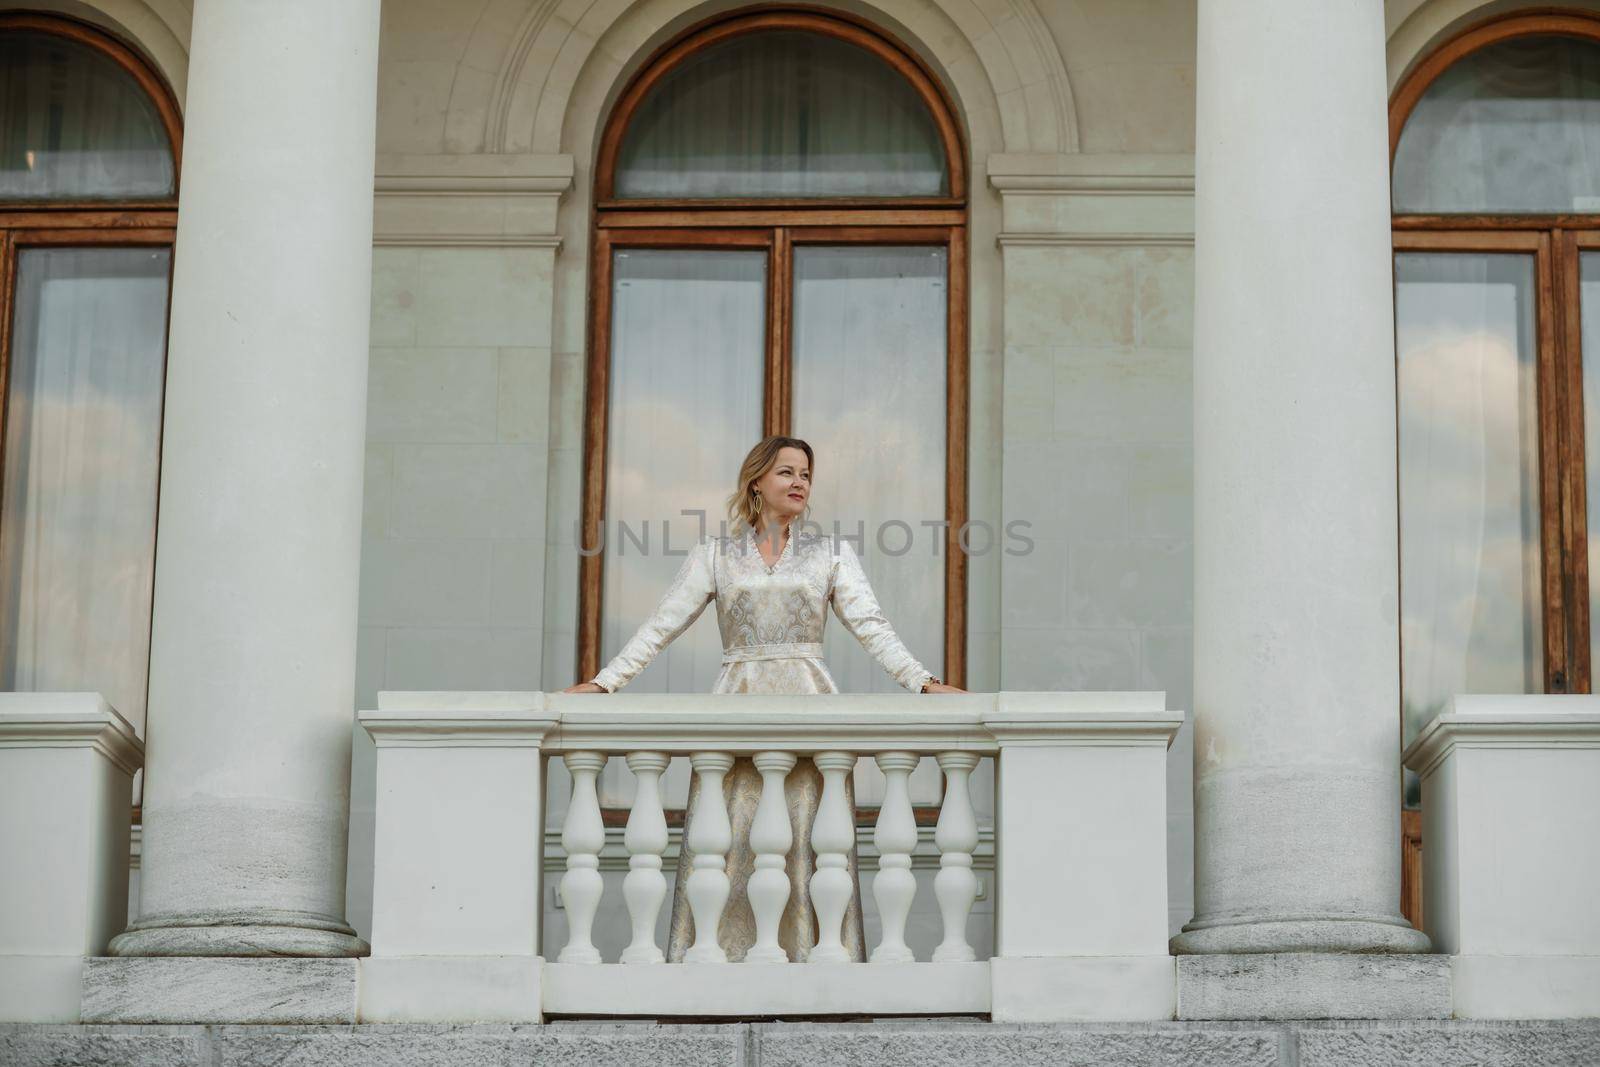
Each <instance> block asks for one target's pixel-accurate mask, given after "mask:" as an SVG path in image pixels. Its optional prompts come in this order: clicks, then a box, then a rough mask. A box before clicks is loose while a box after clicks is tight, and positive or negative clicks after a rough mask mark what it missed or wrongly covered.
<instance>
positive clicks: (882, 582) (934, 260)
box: [794, 246, 948, 693]
mask: <svg viewBox="0 0 1600 1067" xmlns="http://www.w3.org/2000/svg"><path fill="white" fill-rule="evenodd" d="M947 258H948V257H947V255H946V253H945V250H944V249H943V248H942V247H940V248H928V247H886V248H880V247H866V246H847V247H806V246H802V247H799V248H796V249H795V253H794V305H795V309H794V430H795V433H796V435H797V436H799V437H802V438H804V439H805V440H806V441H808V442H810V444H811V447H812V448H814V449H815V450H816V453H817V469H816V473H815V483H816V487H815V489H814V490H813V492H812V497H811V521H812V522H814V523H816V524H818V525H819V526H820V527H821V528H822V531H823V532H824V533H828V534H831V533H832V532H833V524H834V522H835V521H836V520H837V521H838V523H839V528H840V530H841V531H842V532H843V533H844V534H849V535H854V534H855V533H856V532H857V530H858V529H864V530H865V539H864V542H863V541H862V540H856V541H853V542H852V543H853V544H854V546H855V547H856V548H857V549H859V550H860V555H861V562H862V566H863V567H864V568H865V570H866V572H867V577H868V578H869V579H870V580H871V582H872V587H873V591H874V592H875V593H876V594H877V596H878V603H879V604H880V605H881V606H882V607H883V612H884V615H885V616H886V617H887V618H888V620H889V622H890V624H891V625H893V626H894V628H895V630H896V632H897V633H899V635H900V638H901V639H902V640H903V641H905V643H906V647H907V648H909V649H910V650H911V652H912V654H913V655H915V656H916V657H917V658H918V659H919V660H921V661H922V664H923V666H925V667H927V668H928V670H930V671H932V672H934V673H935V674H938V675H942V674H943V673H944V613H945V597H944V566H945V546H944V530H943V528H942V527H928V526H922V525H921V523H923V522H929V523H942V522H944V519H945V323H946V313H945V300H946V275H947ZM896 521H898V522H899V523H903V524H904V526H899V525H885V524H892V523H895V522H896ZM880 531H881V534H882V544H881V545H880V544H879V534H880ZM908 542H909V545H910V550H909V551H905V552H904V554H903V555H890V554H889V553H898V552H901V551H902V550H904V549H905V548H906V546H907V543H908ZM936 551H937V555H935V552H936ZM824 633H825V641H824V647H825V652H826V658H827V663H828V670H829V672H830V673H831V674H832V675H833V678H834V681H836V682H837V683H838V685H839V689H840V690H841V691H843V692H846V693H871V692H901V691H902V690H901V689H900V686H899V685H898V684H897V683H896V682H895V680H894V679H893V678H891V677H889V675H888V674H887V673H886V672H885V671H884V670H883V668H882V667H881V666H879V665H878V663H877V661H876V660H874V659H872V657H871V656H869V655H867V653H866V652H865V650H864V649H862V647H861V645H860V643H859V642H858V641H856V639H855V638H854V637H852V636H850V634H849V633H848V632H847V631H846V630H845V629H844V627H843V626H841V625H839V620H838V619H837V618H835V619H833V620H831V621H830V622H829V624H828V626H827V628H826V630H825V631H824Z"/></svg>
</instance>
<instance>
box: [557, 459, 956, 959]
mask: <svg viewBox="0 0 1600 1067" xmlns="http://www.w3.org/2000/svg"><path fill="white" fill-rule="evenodd" d="M814 463H815V457H814V456H813V454H812V451H811V446H810V445H808V444H807V443H806V442H804V441H802V440H800V439H799V438H796V437H768V438H766V439H764V440H763V441H761V442H760V443H759V444H757V445H756V446H755V447H754V448H752V449H751V450H750V454H749V455H747V456H746V457H745V459H744V463H743V464H741V465H740V468H739V487H738V488H737V489H736V490H735V491H734V493H733V495H732V496H730V497H729V498H728V513H729V516H730V517H731V518H733V519H734V520H735V532H734V533H733V534H732V535H730V536H727V537H705V538H702V539H701V541H700V543H699V544H698V545H696V546H695V547H694V548H692V549H690V550H689V554H688V556H687V557H686V558H685V559H684V561H683V565H682V566H681V567H679V569H678V574H677V576H676V577H675V578H673V580H672V584H671V585H670V586H669V587H668V588H667V592H666V594H665V595H664V596H663V597H662V598H661V602H660V603H659V604H657V605H656V609H655V611H654V612H652V613H651V615H650V617H649V618H648V619H646V620H645V621H644V622H643V624H641V625H640V627H639V629H638V630H637V631H636V632H635V633H634V635H633V637H631V638H630V639H629V640H628V643H627V644H626V645H624V646H623V647H622V651H620V652H618V653H617V654H616V656H614V657H613V658H612V660H611V662H610V663H608V664H606V666H605V667H604V669H602V670H601V671H600V673H598V674H596V675H595V676H594V678H593V679H592V680H590V681H587V682H583V683H581V684H579V685H575V686H572V687H570V688H568V689H567V690H565V691H566V692H568V693H614V692H616V691H617V690H618V689H620V688H622V687H623V686H624V685H627V684H628V682H629V681H631V680H632V679H633V677H634V676H635V675H637V674H638V673H639V672H640V671H642V670H644V668H645V667H646V666H648V665H649V663H650V661H651V660H653V659H654V658H655V657H656V655H657V654H659V653H660V651H661V650H662V649H663V648H665V647H666V646H667V645H668V644H669V643H670V642H671V641H672V640H673V639H674V638H676V637H677V636H678V635H679V634H681V633H683V632H684V631H685V630H687V629H688V628H689V625H690V624H691V623H693V622H694V621H695V619H697V618H699V616H700V613H701V612H702V611H703V610H704V609H705V606H706V605H707V604H709V603H711V601H712V600H715V601H716V604H717V626H718V628H719V629H720V630H721V632H722V648H723V656H722V670H721V673H719V674H718V675H717V680H716V682H715V683H714V684H713V685H712V687H711V691H712V692H713V693H837V692H838V691H839V687H838V686H837V685H835V684H834V681H833V676H832V675H831V674H830V673H829V672H828V667H827V664H825V663H824V662H823V659H822V630H823V624H824V623H825V622H826V620H827V612H828V606H829V605H830V604H831V605H832V607H833V612H834V614H835V615H837V616H838V617H839V621H840V622H841V623H843V624H844V627H845V629H847V630H849V631H850V633H851V634H853V635H854V636H855V638H856V640H858V641H860V642H861V644H862V646H863V647H864V648H865V649H866V650H867V651H868V652H869V653H870V654H871V655H872V656H873V657H874V658H875V659H876V660H877V661H878V662H879V663H880V664H882V666H883V669H884V670H886V671H888V672H889V674H890V675H892V676H893V677H894V679H895V681H897V682H899V683H900V684H901V685H902V686H904V687H905V688H906V689H908V690H910V691H911V692H914V693H918V692H920V693H961V692H965V690H962V689H957V688H956V687H955V686H952V685H945V684H944V683H943V681H941V680H940V679H939V678H936V677H934V675H933V673H932V672H931V671H929V670H928V669H927V668H926V667H924V666H923V665H922V664H921V663H920V662H918V660H917V658H916V657H915V656H913V655H912V654H911V652H910V650H909V649H907V648H906V646H905V644H904V643H902V642H901V640H900V638H899V637H898V636H897V635H896V634H895V632H894V629H893V628H892V627H891V626H890V625H889V622H888V620H887V619H885V618H884V616H883V611H882V609H880V608H879V607H878V600H877V597H875V596H874V595H873V592H872V587H871V585H869V584H868V582H867V576H866V573H865V572H864V571H863V570H862V568H861V560H860V558H859V557H858V555H857V554H856V551H855V549H854V548H853V547H852V546H851V543H850V542H849V541H847V540H844V539H842V538H839V539H835V538H834V537H832V536H830V535H825V534H820V533H815V532H809V531H806V530H803V529H801V528H800V526H798V525H795V520H796V519H799V518H802V517H803V516H804V514H805V512H806V511H807V501H808V500H809V499H810V497H811V479H812V476H813V466H814ZM791 527H793V528H792V529H791ZM784 785H785V790H784V791H785V796H786V798H787V800H788V806H789V817H790V821H791V824H792V828H793V830H794V845H793V847H792V848H791V849H790V850H789V857H788V875H789V901H788V903H787V905H785V907H784V912H783V918H782V921H781V922H780V924H779V928H778V943H779V944H780V945H781V946H782V947H783V949H784V951H785V952H786V953H787V954H788V956H789V958H790V960H792V961H795V962H799V961H802V960H804V959H805V958H806V954H807V953H808V952H809V951H810V949H811V947H812V946H813V945H815V944H816V942H817V920H816V915H815V913H814V912H813V911H812V908H811V891H810V884H811V875H812V873H813V872H814V871H815V865H816V860H815V856H814V854H813V852H812V851H811V824H812V821H813V819H814V818H815V816H816V812H817V803H818V801H819V800H820V798H821V794H822V775H821V773H820V772H819V771H818V770H817V769H816V767H815V765H813V763H812V762H811V760H809V759H804V758H802V759H801V760H800V761H799V762H798V763H797V764H796V765H795V768H794V770H793V771H791V772H790V773H789V777H788V779H787V780H786V782H785V784H784ZM723 787H724V793H725V796H726V798H727V801H728V818H729V820H730V821H731V822H732V824H733V848H732V849H731V850H730V851H729V853H728V868H727V870H728V880H729V882H730V883H731V884H732V892H731V893H730V894H729V897H728V903H727V906H726V907H725V909H724V910H723V914H722V924H721V928H720V930H719V932H718V941H719V943H720V944H721V945H722V947H723V949H724V950H725V951H726V952H727V953H728V959H729V960H733V961H738V960H743V959H744V957H745V953H746V951H747V950H748V949H749V948H750V946H751V945H752V944H754V943H755V933H756V928H755V914H754V912H752V911H751V909H750V901H749V898H748V896H747V887H748V883H749V880H750V875H751V873H752V872H753V871H754V870H755V853H754V852H753V851H752V850H751V848H750V824H751V822H752V821H753V820H754V818H755V812H756V805H757V803H758V802H759V801H760V799H761V774H760V772H759V771H757V770H756V767H755V764H754V763H753V762H752V761H751V759H750V758H749V757H748V756H745V757H741V758H739V759H738V760H736V761H735V763H734V766H733V770H732V771H730V772H729V773H728V776H727V778H726V779H725V781H724V784H723ZM699 788H700V781H699V778H698V777H696V778H695V779H694V780H693V782H692V783H691V785H690V787H689V810H688V814H687V816H686V821H685V824H684V833H683V838H684V841H685V842H687V840H688V837H689V825H690V824H691V822H692V820H693V818H694V809H695V803H696V801H697V799H698V797H699ZM847 802H848V803H849V804H850V806H851V808H852V810H853V809H854V806H855V798H854V795H853V790H852V791H850V792H849V794H848V795H847ZM692 866H693V854H692V853H691V852H690V850H689V848H688V847H687V845H685V846H684V847H683V849H682V850H681V851H680V853H679V856H678V879H677V888H676V890H675V891H674V893H673V897H672V925H671V929H670V934H669V936H668V941H667V959H668V960H669V961H671V962H681V961H682V959H683V955H684V952H685V951H686V950H687V949H688V947H689V946H690V945H691V944H692V943H693V942H694V919H693V917H692V916H691V915H690V913H689V900H688V896H687V894H686V893H684V892H683V889H684V887H685V886H686V885H687V884H688V880H689V871H690V869H691V868H692ZM849 872H850V877H851V881H852V882H853V883H854V890H853V892H852V893H851V897H850V905H849V908H848V910H847V911H846V912H845V925H844V931H843V940H844V945H845V948H846V950H847V951H848V952H849V953H850V958H851V959H853V960H857V961H860V960H864V959H865V958H866V952H865V947H864V944H863V942H864V940H865V939H864V937H863V934H862V925H861V885H860V879H859V878H858V876H857V874H856V857H855V852H854V850H853V849H852V850H851V854H850V861H849Z"/></svg>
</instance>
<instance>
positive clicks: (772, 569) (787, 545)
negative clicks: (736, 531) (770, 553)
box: [750, 529, 795, 574]
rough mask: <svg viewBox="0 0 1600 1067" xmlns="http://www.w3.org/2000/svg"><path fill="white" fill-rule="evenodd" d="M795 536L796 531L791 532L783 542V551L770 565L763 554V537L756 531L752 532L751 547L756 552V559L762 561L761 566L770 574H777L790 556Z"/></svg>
mask: <svg viewBox="0 0 1600 1067" xmlns="http://www.w3.org/2000/svg"><path fill="white" fill-rule="evenodd" d="M794 536H795V535H794V530H792V529H791V530H789V531H788V536H787V537H785V538H784V541H783V549H782V550H781V551H780V552H779V553H778V558H777V559H775V560H773V561H772V562H771V563H768V562H767V557H766V556H763V555H762V554H761V541H762V540H763V538H762V536H761V535H759V534H757V533H756V532H755V531H754V530H751V531H750V545H751V547H752V548H754V549H755V550H756V558H757V559H759V560H760V561H761V566H762V567H763V568H765V569H766V572H767V573H768V574H776V573H777V571H778V568H779V567H780V566H782V565H783V561H784V559H785V558H787V557H788V555H789V549H791V548H793V547H794Z"/></svg>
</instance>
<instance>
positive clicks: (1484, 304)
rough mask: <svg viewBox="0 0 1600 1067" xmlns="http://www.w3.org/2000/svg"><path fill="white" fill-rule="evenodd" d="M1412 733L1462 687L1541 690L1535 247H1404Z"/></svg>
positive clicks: (1404, 493) (1402, 351) (1404, 625)
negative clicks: (1493, 250) (1465, 250)
mask: <svg viewBox="0 0 1600 1067" xmlns="http://www.w3.org/2000/svg"><path fill="white" fill-rule="evenodd" d="M1395 279H1396V287H1395V322H1396V350H1397V354H1398V359H1399V420H1400V421H1399V438H1400V442H1399V443H1400V600H1401V671H1402V678H1403V699H1404V708H1405V718H1404V739H1405V742H1406V743H1409V742H1410V741H1411V739H1412V738H1414V737H1415V736H1416V733H1417V731H1418V730H1419V729H1420V728H1421V727H1422V726H1424V725H1425V724H1426V723H1427V721H1428V720H1429V719H1430V718H1432V717H1433V716H1434V715H1435V714H1437V713H1438V712H1439V711H1440V710H1441V709H1442V708H1443V705H1444V703H1445V701H1447V700H1448V699H1449V698H1450V697H1451V696H1452V695H1454V694H1456V693H1461V692H1473V693H1522V692H1540V691H1541V690H1542V689H1543V674H1544V656H1543V647H1542V641H1543V622H1542V611H1541V607H1540V603H1541V594H1540V584H1539V575H1540V565H1539V477H1538V455H1539V442H1538V429H1537V407H1536V403H1537V386H1536V380H1535V342H1534V305H1533V299H1534V287H1533V259H1532V257H1531V256H1521V255H1504V254H1495V255H1480V254H1457V253H1451V254H1436V253H1415V254H1412V253H1407V254H1402V255H1397V256H1396V257H1395Z"/></svg>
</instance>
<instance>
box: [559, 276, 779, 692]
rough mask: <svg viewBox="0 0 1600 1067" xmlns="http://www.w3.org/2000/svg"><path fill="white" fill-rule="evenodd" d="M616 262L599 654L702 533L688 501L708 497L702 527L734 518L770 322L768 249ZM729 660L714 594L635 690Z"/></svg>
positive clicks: (695, 682)
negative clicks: (666, 538)
mask: <svg viewBox="0 0 1600 1067" xmlns="http://www.w3.org/2000/svg"><path fill="white" fill-rule="evenodd" d="M612 270H613V295H612V312H611V315H612V319H611V397H610V422H611V427H610V443H609V444H608V446H607V450H606V495H607V501H606V519H607V529H606V548H605V568H604V575H605V577H604V583H603V584H604V587H605V588H604V601H603V606H602V610H601V617H602V618H603V619H604V620H605V622H604V626H603V631H604V632H603V634H602V642H601V652H600V661H601V662H602V663H604V662H605V661H606V660H608V659H610V658H611V657H612V656H614V655H616V653H617V651H618V650H619V649H621V647H622V645H623V643H624V642H626V641H627V640H628V638H629V637H631V636H633V632H634V630H636V629H638V627H639V624H640V623H641V622H643V621H644V619H645V617H646V616H648V615H649V614H650V611H651V610H652V609H653V608H654V607H655V606H656V603H657V601H658V600H660V598H661V594H662V593H663V592H665V591H666V588H667V584H668V583H669V582H670V581H671V580H672V577H673V575H674V574H676V573H677V571H678V567H679V566H680V565H681V564H682V562H683V555H682V553H683V551H684V550H685V549H687V548H688V547H690V546H691V545H693V544H694V543H695V541H696V540H697V539H698V536H699V533H700V521H699V519H698V518H696V517H693V516H684V515H682V514H680V513H681V512H682V511H683V510H685V509H691V510H694V509H698V510H700V511H703V512H704V513H705V516H706V518H705V521H706V531H705V532H707V533H713V534H714V533H718V532H721V531H720V528H719V524H720V523H724V522H726V521H727V513H726V511H725V510H724V501H725V500H726V498H727V496H728V494H729V493H731V492H733V490H734V479H736V478H737V477H738V475H739V461H740V460H742V459H743V458H744V454H745V452H746V451H748V450H749V449H750V447H751V446H752V445H754V444H755V443H756V441H758V440H759V439H760V437H761V395H762V381H763V379H762V373H763V367H764V359H765V357H764V349H763V344H764V339H765V336H766V285H767V281H766V276H767V266H766V253H765V252H759V251H757V252H699V251H677V250H653V249H629V250H627V251H619V252H617V253H616V254H615V258H614V260H613V268H612ZM620 525H626V526H627V528H628V529H629V530H630V531H632V532H633V534H634V535H635V536H638V535H639V534H640V533H641V532H642V531H644V530H648V531H649V537H650V540H649V547H648V550H647V551H641V549H640V548H639V546H638V545H637V544H636V542H635V540H634V539H633V538H630V537H625V536H622V535H621V533H620V532H619V531H620ZM665 532H670V535H671V543H670V546H666V545H664V543H663V534H664V533H665ZM640 539H641V540H642V537H641V538H640ZM591 547H592V546H591ZM667 547H670V549H671V551H673V552H675V553H678V554H677V555H672V556H669V555H666V548H667ZM721 667H722V641H721V638H720V637H719V636H718V632H717V625H716V616H715V614H714V609H713V608H707V609H706V614H704V615H702V616H701V617H700V618H699V619H697V620H696V621H695V623H694V625H693V626H691V627H690V628H689V630H688V632H686V633H684V634H683V635H682V636H680V637H679V638H678V639H677V640H675V641H673V642H672V644H670V645H668V646H667V648H666V649H665V650H664V651H663V652H662V653H661V655H660V656H658V657H656V660H655V662H653V663H652V664H651V665H650V666H649V667H646V668H645V669H644V670H643V671H642V672H640V674H639V676H638V677H637V678H635V679H634V680H633V681H632V682H630V683H629V684H628V691H629V692H638V693H660V692H690V693H706V692H710V690H711V684H712V683H713V682H714V681H716V677H717V672H718V671H719V670H720V669H721Z"/></svg>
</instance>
